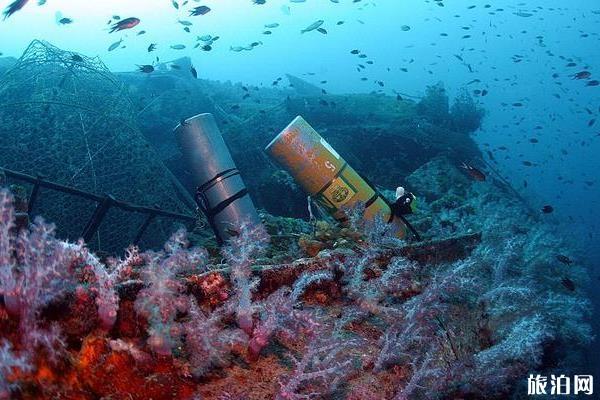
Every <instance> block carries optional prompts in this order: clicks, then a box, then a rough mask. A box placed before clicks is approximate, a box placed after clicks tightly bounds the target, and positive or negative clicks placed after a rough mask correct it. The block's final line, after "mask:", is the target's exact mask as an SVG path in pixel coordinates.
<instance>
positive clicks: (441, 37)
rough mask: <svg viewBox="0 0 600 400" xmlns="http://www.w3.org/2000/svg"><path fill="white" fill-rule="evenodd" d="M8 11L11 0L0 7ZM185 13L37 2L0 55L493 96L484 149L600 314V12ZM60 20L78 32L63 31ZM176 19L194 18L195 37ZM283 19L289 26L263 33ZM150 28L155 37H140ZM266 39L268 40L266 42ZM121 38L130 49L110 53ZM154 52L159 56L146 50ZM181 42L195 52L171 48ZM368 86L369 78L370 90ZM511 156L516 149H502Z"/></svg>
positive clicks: (507, 7)
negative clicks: (318, 24)
mask: <svg viewBox="0 0 600 400" xmlns="http://www.w3.org/2000/svg"><path fill="white" fill-rule="evenodd" d="M9 3H10V2H9V1H5V0H3V1H1V2H0V7H2V8H4V7H5V6H7V5H8V4H9ZM182 3H183V2H182V1H179V2H178V4H180V7H179V9H176V8H175V7H174V6H173V4H172V2H171V1H169V0H152V1H149V0H144V1H142V0H102V1H81V0H80V1H73V0H48V1H47V2H46V4H44V5H42V6H39V5H38V3H37V2H36V1H33V0H30V1H29V2H27V4H25V6H24V7H23V9H22V10H20V11H18V12H16V13H15V14H14V15H12V16H11V17H10V18H7V19H5V20H4V21H2V22H0V52H1V53H3V55H4V56H14V57H19V56H20V54H21V53H22V52H23V50H24V49H25V48H26V47H27V45H28V44H29V42H31V41H32V40H33V39H44V40H47V41H49V42H51V43H53V44H54V45H56V46H58V47H60V48H64V49H68V50H72V51H77V52H81V53H83V54H86V55H97V56H99V57H100V58H101V59H102V60H103V61H104V62H105V63H106V65H107V66H108V67H109V68H110V69H111V70H114V71H133V70H135V69H136V68H137V67H136V65H139V64H151V63H153V62H154V61H155V60H156V57H158V58H159V59H160V61H168V60H172V59H175V58H178V57H182V56H190V57H191V58H192V60H193V64H194V66H195V67H196V69H197V70H198V74H199V77H201V78H206V79H216V80H231V81H234V82H237V81H242V82H245V83H248V84H256V85H265V86H270V85H271V82H273V81H274V80H275V79H277V78H278V77H280V76H282V75H283V74H285V73H291V74H295V75H298V76H301V77H303V78H305V79H307V80H309V81H311V82H313V83H316V84H320V85H321V86H322V87H323V88H325V89H326V90H327V91H328V92H330V93H348V92H371V91H383V92H385V93H388V94H393V93H394V91H398V92H401V93H405V94H411V95H415V96H419V95H422V94H423V92H424V88H425V87H426V86H427V85H431V84H435V83H436V82H438V81H442V82H444V84H445V86H446V88H447V89H448V91H449V94H450V97H451V98H452V97H454V95H455V94H456V93H458V91H459V90H461V89H462V88H464V87H467V88H468V89H469V90H470V91H473V90H484V89H485V90H486V91H487V95H486V96H478V97H477V100H478V102H480V103H481V105H482V106H483V107H484V108H485V109H486V111H487V114H486V117H485V119H484V123H483V127H482V129H481V130H480V131H478V132H476V133H475V137H476V140H477V141H478V143H480V145H481V148H482V150H490V151H491V152H492V155H493V156H494V158H495V160H496V161H497V163H496V164H492V165H495V166H496V168H497V169H498V170H499V171H500V172H501V174H502V175H503V176H505V177H506V178H507V179H508V180H509V182H511V184H512V185H513V186H514V187H515V188H516V189H517V190H518V191H520V192H521V193H522V194H523V196H524V197H525V198H526V199H527V200H528V202H529V204H530V205H531V206H532V207H533V208H536V209H538V208H541V207H542V206H543V205H546V204H549V205H552V206H553V207H554V209H555V212H554V213H553V214H551V215H545V216H544V217H545V218H546V219H547V220H548V222H549V223H551V224H558V225H560V227H561V229H562V231H563V232H564V234H565V235H566V236H568V237H569V238H572V239H574V240H575V241H576V242H577V243H578V244H579V246H580V250H579V254H576V257H575V259H576V261H577V262H580V263H585V264H586V265H587V266H588V268H589V272H590V276H591V279H592V282H591V283H590V295H591V296H592V298H593V300H594V302H595V304H596V308H598V307H599V306H600V295H599V294H598V292H597V291H594V290H591V289H593V288H595V287H597V286H598V285H599V284H600V281H599V279H600V271H598V269H597V265H598V264H599V262H600V243H599V238H598V231H599V227H600V217H598V216H597V209H598V206H599V203H600V191H599V190H598V187H599V185H600V182H598V170H599V169H600V159H599V157H598V154H600V87H596V86H586V84H587V83H588V82H590V81H592V80H594V79H597V78H598V76H600V71H596V70H597V68H598V65H599V61H600V52H598V50H597V49H598V48H599V36H598V34H599V31H600V2H597V1H589V0H588V1H583V0H574V1H570V2H564V1H558V0H544V1H523V0H520V1H493V0H490V1H489V4H488V5H489V6H488V5H486V3H485V2H484V1H475V0H470V1H462V0H452V1H450V0H447V1H439V2H436V1H422V0H419V1H399V0H387V1H386V0H377V1H373V0H362V1H358V2H353V1H351V0H340V1H339V3H334V2H332V1H329V0H306V1H305V2H301V3H293V2H290V1H287V0H267V1H266V4H263V5H258V4H253V2H252V1H251V0H212V1H211V0H206V1H202V2H195V1H190V2H189V3H188V4H186V5H185V6H184V5H183V4H182ZM441 4H443V5H444V6H443V7H442V6H440V5H441ZM200 5H207V6H209V7H210V8H211V11H210V12H209V13H207V14H206V15H202V16H189V12H188V11H189V10H190V8H191V7H197V6H200ZM282 7H283V8H282ZM288 9H289V13H288V12H287V10H288ZM57 12H60V13H61V14H60V15H61V17H67V18H71V19H72V20H73V23H72V24H67V25H59V24H57V22H56V19H57V15H56V13H57ZM288 14H289V15H288ZM113 15H118V16H120V17H122V18H126V17H137V18H139V19H140V20H141V23H140V24H139V25H138V26H137V27H135V28H133V29H131V30H125V31H121V32H115V33H112V34H111V33H109V31H108V25H107V23H108V21H109V20H112V22H113V23H114V22H115V20H114V18H113ZM319 19H322V20H324V23H323V25H322V28H324V29H325V30H326V32H327V33H326V34H324V33H321V32H318V31H311V32H307V33H303V34H302V33H300V31H301V30H302V29H304V28H306V27H307V26H309V25H310V24H312V23H313V22H315V21H316V20H319ZM178 20H181V21H190V22H192V23H193V25H192V26H190V31H191V32H190V33H188V32H185V31H184V30H183V28H184V25H182V24H180V23H179V22H178ZM342 21H343V23H341V24H338V22H342ZM275 23H277V24H279V26H277V27H275V28H266V27H265V25H266V24H275ZM403 26H404V27H403ZM142 30H145V31H146V33H145V34H143V35H138V33H139V32H140V31H142ZM266 30H270V31H271V32H272V34H270V35H267V34H264V33H263V32H264V31H266ZM209 34H210V35H212V36H219V39H218V40H217V41H216V42H214V44H213V46H212V47H213V48H212V50H211V51H202V50H200V49H194V48H193V46H194V44H195V43H196V42H197V41H196V37H197V36H203V35H209ZM466 36H469V37H466ZM121 39H123V42H122V44H121V46H123V47H124V48H122V47H121V46H120V47H119V48H117V49H115V50H113V51H110V52H109V51H108V48H109V46H110V45H111V44H113V43H115V42H117V41H119V40H121ZM252 42H262V44H260V45H258V46H256V47H254V48H253V50H251V51H241V52H235V51H232V50H231V47H235V46H247V45H248V44H249V43H252ZM151 43H156V45H157V50H156V51H154V52H152V53H148V51H147V48H148V46H149V45H150V44H151ZM178 44H183V45H185V46H186V48H185V49H183V50H174V49H171V48H170V46H172V45H178ZM354 49H358V50H360V51H361V52H362V53H364V54H367V55H368V58H367V59H358V58H357V56H356V55H353V54H351V51H352V50H354ZM461 59H462V60H461ZM365 60H372V61H373V62H374V63H373V64H372V65H367V68H366V70H365V71H362V72H358V71H357V64H358V63H362V62H363V61H365ZM569 63H574V64H575V65H574V66H572V67H569V66H567V65H568V64H569ZM402 69H405V70H406V71H404V70H402ZM584 70H587V71H589V72H590V73H591V77H590V78H589V79H582V80H577V79H572V77H571V75H573V74H575V73H577V72H580V71H584ZM553 74H556V77H553ZM365 76H366V77H368V78H369V79H368V80H367V81H362V80H361V79H360V78H361V77H365ZM474 80H478V81H475V82H473V81H474ZM322 81H323V82H324V81H326V83H320V82H322ZM376 81H381V82H383V83H384V86H383V87H382V86H380V84H378V83H377V82H376ZM469 82H472V83H470V84H469ZM515 103H520V104H521V105H522V106H515V105H514V104H515ZM594 119H599V121H598V122H596V123H593V122H592V120H594ZM531 139H536V140H537V143H532V141H531ZM501 146H504V147H506V150H499V149H498V147H501ZM488 160H489V159H488ZM523 161H529V162H531V163H533V166H529V167H528V166H525V165H524V164H523ZM525 181H526V182H527V186H526V187H525V183H524V182H525ZM559 250H560V249H557V251H559ZM598 331H599V330H598V325H597V326H596V332H598ZM599 372H600V371H599ZM597 375H600V373H598V372H597Z"/></svg>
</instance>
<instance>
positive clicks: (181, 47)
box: [170, 44, 185, 50]
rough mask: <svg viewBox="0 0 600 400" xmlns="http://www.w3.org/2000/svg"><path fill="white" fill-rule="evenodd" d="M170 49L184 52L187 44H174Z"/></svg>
mask: <svg viewBox="0 0 600 400" xmlns="http://www.w3.org/2000/svg"><path fill="white" fill-rule="evenodd" d="M170 47H171V48H172V49H173V50H183V49H185V44H173V45H171V46H170Z"/></svg>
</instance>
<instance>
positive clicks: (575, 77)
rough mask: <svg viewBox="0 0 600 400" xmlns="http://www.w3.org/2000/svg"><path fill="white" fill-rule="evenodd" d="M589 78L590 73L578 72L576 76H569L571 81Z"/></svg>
mask: <svg viewBox="0 0 600 400" xmlns="http://www.w3.org/2000/svg"><path fill="white" fill-rule="evenodd" d="M590 76H592V73H591V72H590V71H580V72H578V73H576V74H573V75H571V78H572V79H587V78H589V77H590Z"/></svg>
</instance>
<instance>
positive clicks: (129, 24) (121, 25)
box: [110, 17, 140, 33]
mask: <svg viewBox="0 0 600 400" xmlns="http://www.w3.org/2000/svg"><path fill="white" fill-rule="evenodd" d="M113 18H114V17H113ZM139 23H140V20H139V18H135V17H130V18H125V19H124V20H122V21H119V22H117V23H115V24H114V25H113V26H111V28H110V33H113V32H116V31H122V30H125V29H131V28H134V27H136V26H137V25H138V24H139Z"/></svg>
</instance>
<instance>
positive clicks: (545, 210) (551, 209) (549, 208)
mask: <svg viewBox="0 0 600 400" xmlns="http://www.w3.org/2000/svg"><path fill="white" fill-rule="evenodd" d="M542 212H543V213H544V214H551V213H553V212H554V207H552V206H550V205H545V206H544V207H542Z"/></svg>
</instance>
